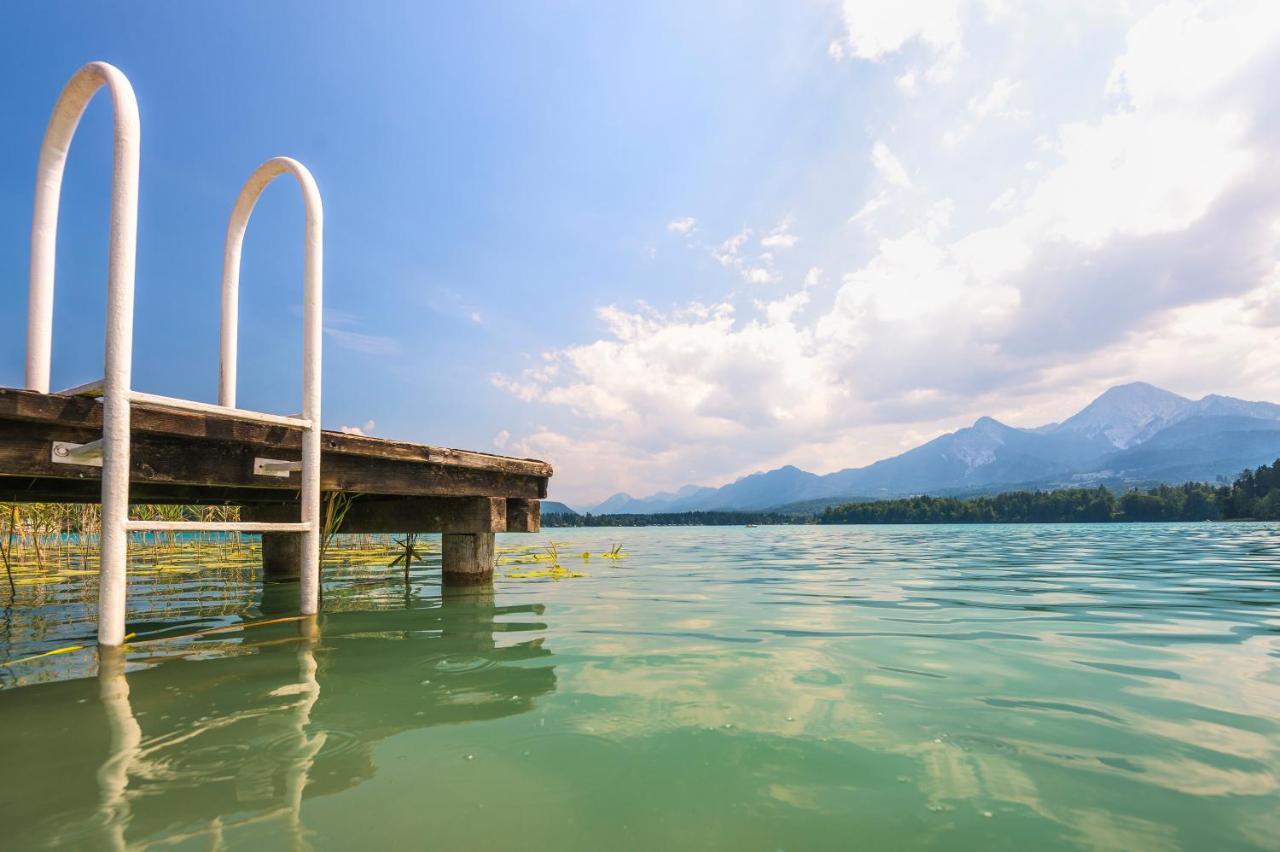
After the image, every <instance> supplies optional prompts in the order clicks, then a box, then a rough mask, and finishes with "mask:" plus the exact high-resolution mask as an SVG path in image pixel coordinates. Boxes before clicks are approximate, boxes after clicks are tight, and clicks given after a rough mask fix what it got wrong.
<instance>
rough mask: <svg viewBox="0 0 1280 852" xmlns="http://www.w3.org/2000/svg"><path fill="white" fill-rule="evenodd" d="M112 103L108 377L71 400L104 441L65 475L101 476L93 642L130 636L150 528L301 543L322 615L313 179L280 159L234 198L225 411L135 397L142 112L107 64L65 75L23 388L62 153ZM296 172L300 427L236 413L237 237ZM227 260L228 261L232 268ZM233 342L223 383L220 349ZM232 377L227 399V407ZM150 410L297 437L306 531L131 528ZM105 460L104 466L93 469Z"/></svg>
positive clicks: (51, 250) (47, 316) (36, 387)
mask: <svg viewBox="0 0 1280 852" xmlns="http://www.w3.org/2000/svg"><path fill="white" fill-rule="evenodd" d="M103 86H106V87H107V89H108V91H110V93H111V100H112V107H113V117H114V127H115V133H114V169H113V173H112V183H111V233H110V242H109V245H110V249H109V254H108V262H107V264H108V265H107V320H106V347H105V348H106V353H105V359H104V365H105V371H104V373H103V378H102V379H100V380H98V381H95V382H90V383H88V384H86V385H82V386H80V387H77V388H72V389H70V390H66V391H61V393H64V394H78V395H85V396H91V397H98V396H100V397H102V398H103V414H102V419H103V434H102V440H101V441H95V442H92V443H91V444H86V445H82V446H79V447H76V446H75V445H70V446H71V447H72V449H71V450H70V452H69V453H68V452H67V450H66V449H65V448H64V451H63V453H64V455H67V456H68V457H67V458H64V459H58V458H57V455H58V453H57V450H56V448H55V460H56V461H64V462H65V463H70V464H89V465H95V466H96V465H98V464H100V465H101V467H102V498H101V499H102V540H101V564H100V568H99V576H100V582H99V593H98V642H99V644H101V645H107V646H117V645H120V644H122V643H123V641H124V636H125V610H126V603H127V602H126V591H127V585H128V575H127V569H128V556H129V554H128V548H129V534H130V533H131V532H141V531H146V530H154V529H166V530H236V531H240V532H292V533H302V534H303V535H305V536H306V540H305V544H306V547H305V548H304V551H303V552H304V557H303V559H304V561H303V581H302V611H303V613H304V614H307V615H311V614H314V613H315V612H316V609H317V606H318V589H319V539H320V523H319V521H320V476H319V474H320V345H321V274H322V268H321V259H322V256H321V251H322V238H323V228H324V222H323V213H322V209H321V204H320V194H319V192H318V191H317V189H316V186H315V181H314V179H312V177H311V174H310V172H308V171H307V170H306V168H305V167H303V166H302V165H301V164H300V163H297V162H296V161H294V160H289V159H286V158H276V159H274V160H269V161H268V162H267V163H264V164H263V165H262V166H261V167H259V168H258V170H257V171H255V172H254V173H253V175H252V176H251V177H250V179H249V182H248V183H247V184H246V185H245V188H244V189H243V190H242V191H241V195H240V198H239V199H238V201H237V203H236V208H235V211H234V212H233V213H232V219H231V224H230V226H229V227H228V232H227V253H226V255H225V258H224V259H225V260H226V261H227V267H226V268H224V270H223V276H224V277H223V336H222V342H223V347H224V348H223V352H222V355H223V361H222V364H223V371H222V377H223V383H224V384H223V391H224V397H223V398H224V400H225V399H230V401H231V404H230V405H210V404H207V403H200V402H192V401H189V400H183V399H174V398H171V397H165V396H158V395H155V394H148V393H141V392H139V391H135V390H133V389H132V387H131V381H132V375H131V374H132V367H133V302H134V280H135V268H136V266H135V260H136V254H137V234H138V163H139V152H140V140H141V123H140V121H139V118H138V102H137V98H136V97H135V95H134V92H133V87H132V86H131V85H130V84H129V80H128V79H127V78H126V77H125V76H124V74H122V73H121V72H120V70H119V69H117V68H115V67H114V66H112V65H109V64H107V63H105V62H91V63H89V64H88V65H85V66H84V67H83V68H81V69H80V70H79V71H77V72H76V73H75V75H73V76H72V78H71V79H70V80H69V81H68V82H67V85H66V86H65V87H64V88H63V90H62V93H61V94H60V95H59V96H58V101H57V103H56V104H55V105H54V108H53V115H52V116H51V117H50V119H49V126H48V128H47V129H46V130H45V136H44V141H43V143H42V145H41V148H40V160H39V164H38V166H37V174H36V191H35V212H34V215H33V218H32V228H31V279H30V291H29V304H28V314H27V362H26V386H27V388H28V389H29V390H33V391H37V392H39V393H46V394H47V393H49V377H50V362H51V353H52V338H53V288H54V263H55V260H56V257H57V236H58V207H59V204H60V202H61V196H62V175H63V172H64V170H65V168H66V161H67V151H68V149H69V148H70V146H71V140H72V138H73V137H74V136H75V132H76V128H77V127H78V126H79V123H80V118H81V117H82V116H83V115H84V111H85V108H86V107H87V106H88V104H89V101H90V100H91V99H92V98H93V96H94V94H96V93H97V91H98V89H100V88H102V87H103ZM285 171H290V172H292V173H293V174H294V175H295V177H297V178H298V182H299V183H300V184H301V185H302V189H303V198H304V201H305V203H306V212H307V237H306V238H307V254H306V264H305V270H304V275H305V278H306V309H305V318H304V322H305V330H304V343H303V349H304V359H305V363H304V368H303V404H304V415H303V417H281V416H278V415H272V414H263V413H260V412H255V411H243V410H240V409H237V408H235V407H234V401H235V339H236V329H235V321H236V319H235V303H236V289H237V287H238V283H239V260H240V246H241V243H242V241H243V238H244V227H245V225H246V224H247V223H248V217H249V213H250V212H252V210H253V205H254V202H255V201H256V200H257V197H258V195H259V194H260V193H261V191H262V189H263V187H265V186H266V185H267V184H268V183H269V182H270V181H271V180H272V179H273V178H274V177H276V176H277V175H279V174H283V173H284V172H285ZM232 261H234V262H232ZM228 288H230V294H231V300H230V307H231V309H232V310H231V328H230V330H229V333H230V337H228V329H227V312H226V309H227V307H228V302H227V294H228ZM228 340H229V341H230V346H231V348H230V372H229V373H228V371H227V364H228V361H227V351H228V350H227V349H226V346H227V343H228ZM228 375H229V376H230V388H231V391H230V397H226V396H225V388H226V384H225V382H226V379H227V377H228ZM135 402H136V403H143V404H147V405H151V406H161V407H167V408H176V409H184V410H188V411H203V412H206V413H213V414H222V415H230V416H234V417H240V418H243V419H249V420H256V421H259V422H266V423H272V424H275V425H284V426H292V427H295V428H301V429H303V430H304V432H303V465H302V496H303V501H302V520H301V522H300V523H231V524H219V523H201V522H185V521H178V522H164V521H130V520H129V463H130V406H131V405H132V404H133V403H135ZM99 458H100V461H98V459H99Z"/></svg>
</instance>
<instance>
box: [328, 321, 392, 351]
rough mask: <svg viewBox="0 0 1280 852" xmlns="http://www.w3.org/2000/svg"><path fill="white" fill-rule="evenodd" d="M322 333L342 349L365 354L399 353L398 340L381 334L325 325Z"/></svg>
mask: <svg viewBox="0 0 1280 852" xmlns="http://www.w3.org/2000/svg"><path fill="white" fill-rule="evenodd" d="M324 333H325V334H327V335H328V336H329V338H330V339H331V340H333V342H334V343H336V344H337V345H338V346H341V347H342V348H343V349H350V350H351V351H352V352H360V353H363V354H365V355H383V356H387V357H390V356H394V355H399V354H400V341H398V340H396V339H395V338H393V337H387V336H385V335H381V334H363V333H361V332H358V331H351V330H350V329H345V328H333V327H332V326H326V327H325V329H324Z"/></svg>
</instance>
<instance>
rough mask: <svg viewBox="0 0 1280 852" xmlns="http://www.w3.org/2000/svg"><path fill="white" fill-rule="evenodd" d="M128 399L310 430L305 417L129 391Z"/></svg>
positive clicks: (143, 403)
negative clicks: (285, 415)
mask: <svg viewBox="0 0 1280 852" xmlns="http://www.w3.org/2000/svg"><path fill="white" fill-rule="evenodd" d="M129 399H130V400H132V401H133V402H136V403H140V404H142V405H154V406H157V407H160V408H176V409H179V410H182V411H200V412H203V413H205V414H222V415H225V416H227V417H235V418H237V419H240V420H256V421H257V422H259V423H271V424H273V425H275V426H292V427H293V428H295V429H310V428H311V421H310V420H308V419H307V418H305V417H284V416H282V415H279V414H264V413H262V412H261V411H247V410H245V409H243V408H228V407H226V406H225V405H214V404H212V403H208V402H194V401H192V400H189V399H175V398H174V397H171V396H159V395H158V394H154V393H143V392H142V391H130V392H129Z"/></svg>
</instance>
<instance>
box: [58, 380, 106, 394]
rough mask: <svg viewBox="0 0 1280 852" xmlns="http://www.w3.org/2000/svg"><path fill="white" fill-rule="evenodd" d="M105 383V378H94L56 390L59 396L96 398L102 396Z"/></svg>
mask: <svg viewBox="0 0 1280 852" xmlns="http://www.w3.org/2000/svg"><path fill="white" fill-rule="evenodd" d="M105 384H106V380H105V379H94V380H93V381H91V382H85V383H84V384H82V385H76V386H75V387H73V388H67V389H66V390H60V391H58V395H59V396H87V397H91V398H93V399H97V398H98V397H100V396H102V388H103V385H105Z"/></svg>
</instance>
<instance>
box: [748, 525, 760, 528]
mask: <svg viewBox="0 0 1280 852" xmlns="http://www.w3.org/2000/svg"><path fill="white" fill-rule="evenodd" d="M758 526H760V525H759V524H747V529H751V528H752V527H758Z"/></svg>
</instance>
